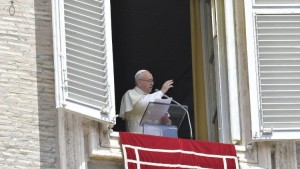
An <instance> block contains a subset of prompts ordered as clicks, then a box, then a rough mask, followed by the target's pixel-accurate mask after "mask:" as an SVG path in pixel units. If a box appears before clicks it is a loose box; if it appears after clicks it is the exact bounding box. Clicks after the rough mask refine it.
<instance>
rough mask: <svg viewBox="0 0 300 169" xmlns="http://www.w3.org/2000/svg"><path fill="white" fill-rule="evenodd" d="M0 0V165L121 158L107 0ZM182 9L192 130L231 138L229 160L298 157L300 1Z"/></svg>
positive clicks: (64, 167)
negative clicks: (186, 16) (187, 19)
mask: <svg viewBox="0 0 300 169" xmlns="http://www.w3.org/2000/svg"><path fill="white" fill-rule="evenodd" d="M1 6H2V10H1V11H0V17H1V27H0V31H1V32H0V33H1V39H0V43H1V47H0V48H1V50H0V101H1V103H2V104H1V106H0V112H1V117H0V126H1V127H0V149H1V152H0V168H26V169H27V168H32V169H35V168H41V169H46V168H47V169H52V168H53V169H58V168H60V169H69V168H72V169H73V168H74V169H75V168H81V169H85V168H88V169H93V168H107V169H109V168H111V169H114V168H123V159H122V153H121V148H120V144H119V141H118V133H117V132H115V131H113V130H112V127H113V126H114V124H115V119H116V118H117V117H116V114H117V113H116V110H115V108H114V104H115V98H114V92H115V91H114V81H113V76H114V74H113V60H112V57H113V50H112V42H111V41H112V40H111V23H110V3H109V1H108V0H102V1H101V0H100V1H72V0H64V1H59V2H58V1H55V0H52V1H51V0H39V1H32V0H26V1H16V0H13V1H1ZM190 12H191V32H192V34H191V35H192V38H191V41H192V54H193V76H194V102H195V107H194V109H195V112H196V113H195V131H196V132H195V139H201V140H203V139H206V140H208V141H219V142H223V143H232V144H235V146H236V150H237V153H238V157H239V164H240V168H245V169H246V168H272V169H273V168H274V169H275V168H276V169H279V168H280V169H283V168H287V169H296V168H300V162H299V161H300V155H299V153H300V147H299V145H300V144H299V143H298V140H299V133H298V132H299V130H300V126H299V125H300V121H299V120H298V118H299V115H300V113H299V112H300V111H299V110H300V109H299V108H298V105H299V96H300V93H299V91H300V90H299V89H300V88H299V83H298V81H299V79H300V78H299V66H300V64H298V62H299V54H300V43H299V42H300V29H299V27H300V3H299V2H298V1H296V0H287V1H284V2H282V1H277V0H274V1H272V2H271V1H266V0H251V1H250V0H244V1H243V0H231V1H221V0H212V1H204V0H203V1H202V0H191V1H190ZM95 37H96V38H95ZM80 56H82V57H80ZM211 56H213V58H214V59H213V62H211V59H210V57H211ZM95 75H97V76H95ZM209 79H213V80H209ZM202 83H203V84H202ZM82 84H84V85H82ZM203 92H204V93H205V95H203V94H202V93H203ZM94 93H97V95H95V94H94ZM203 100H204V101H203ZM215 107H217V109H216V110H217V112H218V113H217V115H215V114H214V113H211V112H215ZM215 116H216V117H215ZM214 117H215V118H216V119H217V120H215V121H214V123H213V122H212V121H213V119H214ZM203 124H205V125H204V126H203ZM203 130H205V131H203ZM203 133H206V134H205V135H203Z"/></svg>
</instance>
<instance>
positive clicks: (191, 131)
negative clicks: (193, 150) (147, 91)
mask: <svg viewBox="0 0 300 169" xmlns="http://www.w3.org/2000/svg"><path fill="white" fill-rule="evenodd" d="M158 91H159V90H158V89H155V92H158ZM163 96H164V97H166V98H167V99H172V100H171V101H172V102H174V103H175V104H177V105H178V106H180V107H181V108H182V109H183V110H184V111H185V112H186V114H187V118H188V122H189V127H190V137H191V140H192V139H193V129H192V125H191V119H190V114H189V112H188V110H187V109H186V108H185V107H183V106H182V105H181V104H180V103H178V102H177V101H176V100H174V99H173V98H172V97H169V96H168V95H166V94H163Z"/></svg>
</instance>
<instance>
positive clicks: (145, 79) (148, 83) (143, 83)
mask: <svg viewBox="0 0 300 169" xmlns="http://www.w3.org/2000/svg"><path fill="white" fill-rule="evenodd" d="M137 84H138V87H139V88H140V89H142V90H143V91H144V92H145V93H150V92H151V91H152V88H153V85H154V82H153V77H152V74H151V73H150V72H148V71H146V72H144V73H142V74H141V75H140V77H139V78H138V80H137Z"/></svg>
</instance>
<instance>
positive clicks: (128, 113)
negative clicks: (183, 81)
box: [119, 70, 173, 133]
mask: <svg viewBox="0 0 300 169" xmlns="http://www.w3.org/2000/svg"><path fill="white" fill-rule="evenodd" d="M153 85H154V81H153V76H152V74H151V73H150V72H149V71H147V70H139V71H138V72H137V73H136V74H135V87H134V88H133V89H130V90H128V91H127V92H126V93H125V94H124V95H123V97H122V101H121V106H120V114H119V116H120V117H121V118H122V119H124V120H126V130H127V131H128V132H135V133H143V127H142V126H140V124H139V123H140V120H141V119H142V117H143V114H144V111H145V110H146V108H147V105H148V103H149V102H154V100H155V99H160V98H162V97H163V95H164V94H165V93H166V92H167V91H168V90H169V89H170V88H171V87H173V80H167V81H166V82H165V83H164V84H163V85H162V87H161V89H160V90H159V91H157V92H154V93H152V94H150V92H151V91H152V89H153Z"/></svg>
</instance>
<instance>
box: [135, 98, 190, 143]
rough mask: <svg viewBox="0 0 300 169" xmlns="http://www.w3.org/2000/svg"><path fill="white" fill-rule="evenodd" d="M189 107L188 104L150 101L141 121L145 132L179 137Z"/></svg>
mask: <svg viewBox="0 0 300 169" xmlns="http://www.w3.org/2000/svg"><path fill="white" fill-rule="evenodd" d="M187 108H188V107H187V106H186V105H175V104H166V103H157V102H150V103H149V104H148V106H147V108H146V110H145V112H144V115H143V117H142V119H141V121H140V125H141V126H143V132H144V134H150V135H156V136H166V137H175V138H178V130H179V128H180V126H181V123H182V121H183V119H184V117H185V115H186V113H187V111H186V110H187Z"/></svg>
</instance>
